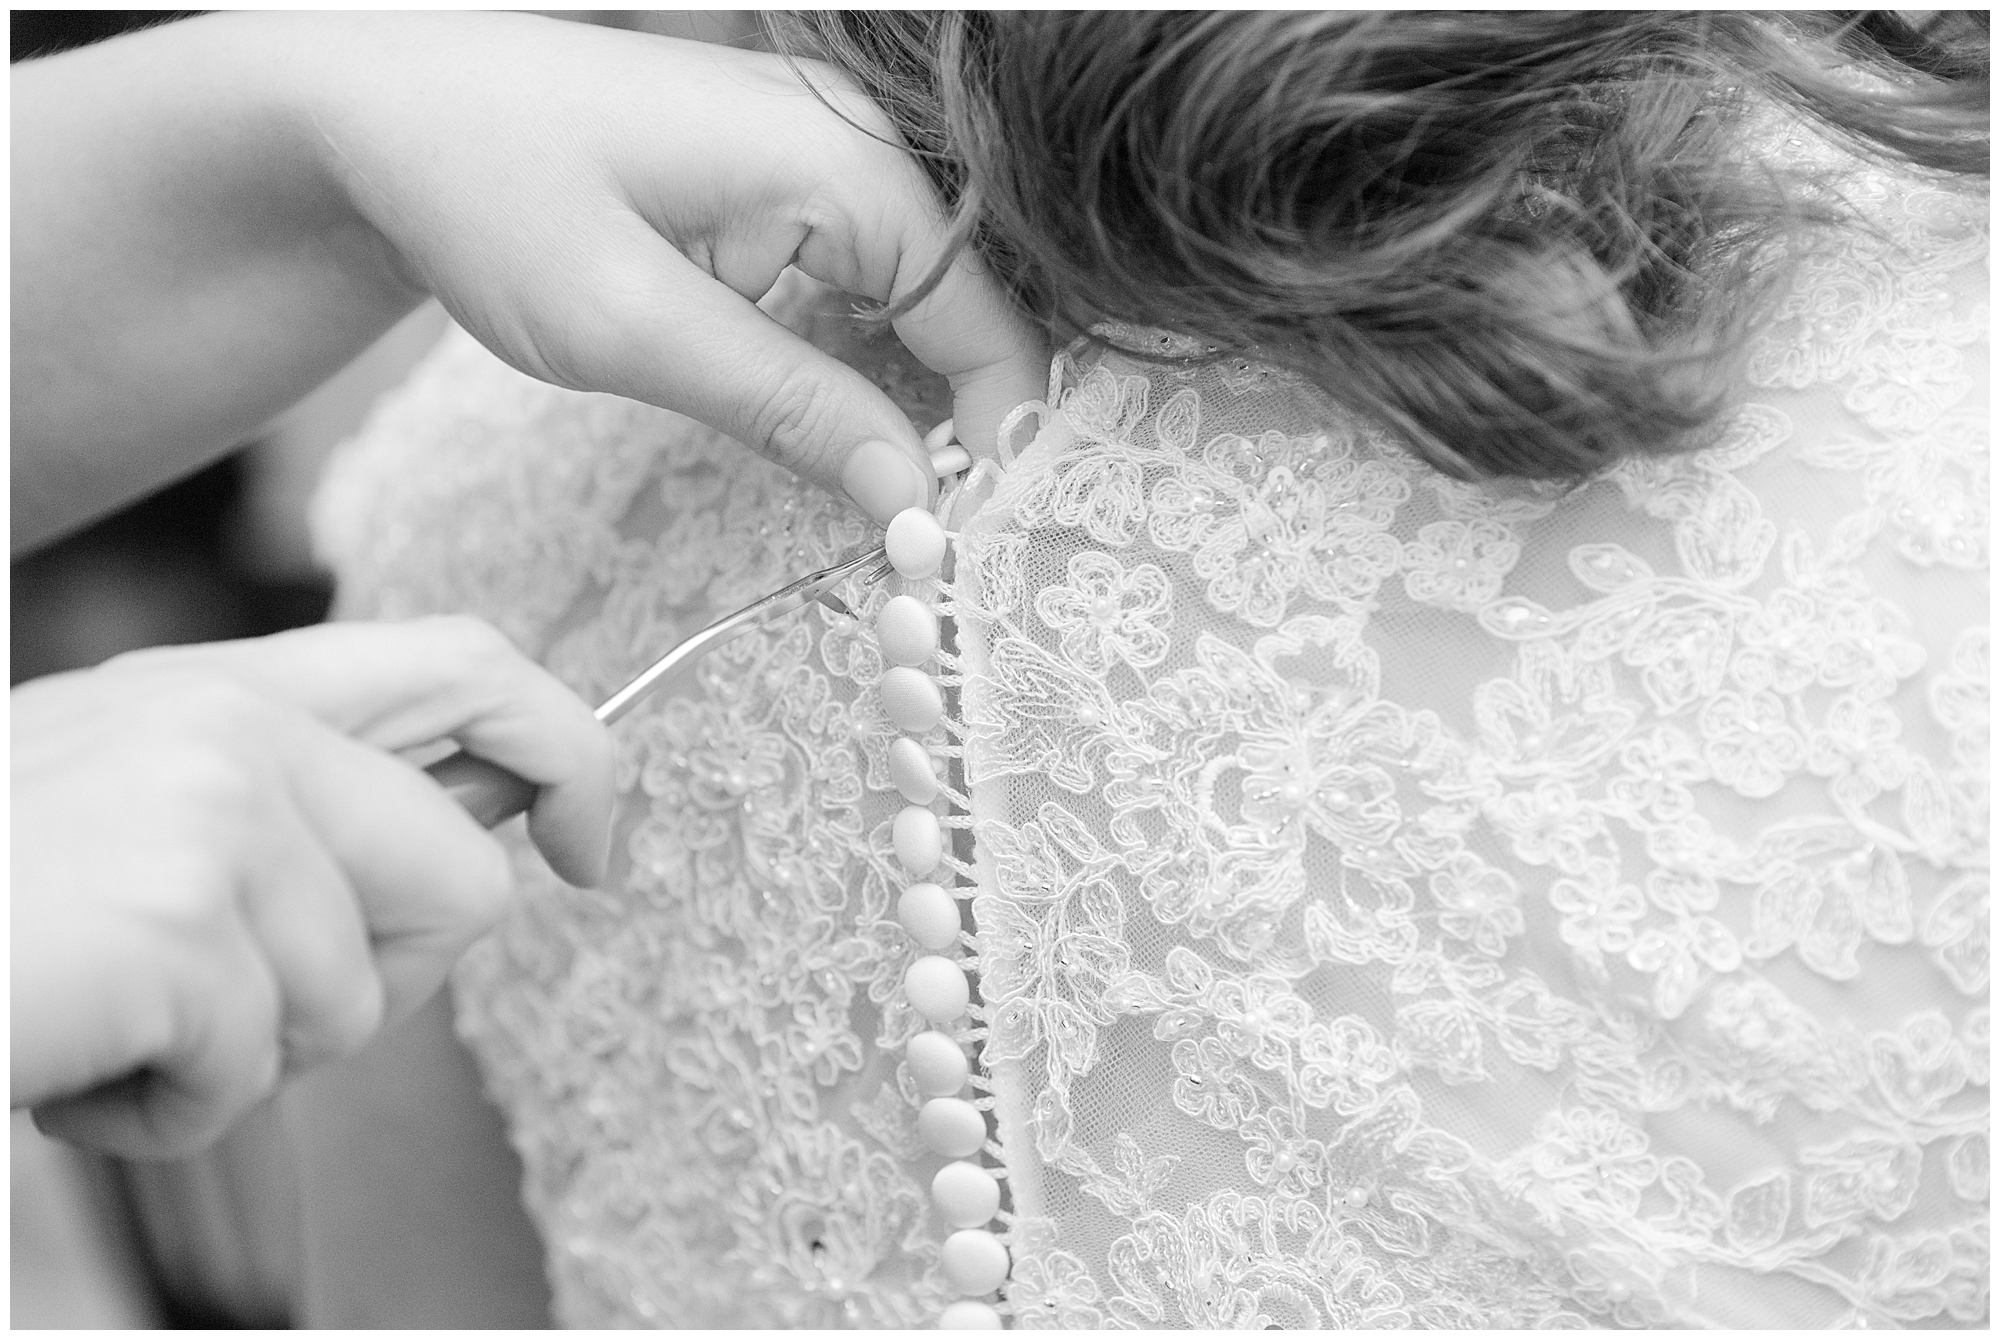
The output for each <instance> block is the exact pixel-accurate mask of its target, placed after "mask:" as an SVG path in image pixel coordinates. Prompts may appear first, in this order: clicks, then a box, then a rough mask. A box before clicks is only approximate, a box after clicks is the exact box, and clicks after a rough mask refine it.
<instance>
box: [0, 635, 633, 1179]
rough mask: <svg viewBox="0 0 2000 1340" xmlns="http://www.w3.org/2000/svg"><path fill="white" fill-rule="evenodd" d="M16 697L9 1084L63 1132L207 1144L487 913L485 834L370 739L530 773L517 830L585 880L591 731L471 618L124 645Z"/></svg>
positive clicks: (426, 975) (599, 840)
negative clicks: (526, 804)
mask: <svg viewBox="0 0 2000 1340" xmlns="http://www.w3.org/2000/svg"><path fill="white" fill-rule="evenodd" d="M12 717H13V750H12V760H13V773H12V780H13V813H12V819H13V865H12V872H11V873H12V879H13V890H12V899H11V905H12V944H13V955H12V1010H13V1023H12V1043H13V1058H12V1099H13V1104H14V1105H15V1106H17V1107H20V1106H33V1107H35V1108H36V1115H37V1119H38V1121H39V1123H40V1124H41V1126H42V1127H43V1129H45V1130H47V1131H49V1132H50V1133H51V1134H54V1135H59V1136H61V1137H63V1138H65V1139H68V1140H72V1141H74V1142H76V1143H79V1144H84V1145H89V1146H93V1147H95V1148H99V1149H104V1150H108V1151H111V1152H116V1153H120V1154H125V1155H130V1156H139V1157H147V1156H170V1155H177V1154H182V1153H186V1152H189V1151H191V1150H193V1149H196V1148H199V1147H201V1146H203V1145H205V1144H207V1143H208V1142H210V1141H211V1140H213V1139H214V1138H215V1137H217V1136H219V1135H220V1134H221V1133H222V1131H223V1130H225V1129H226V1128H227V1127H228V1125H229V1124H230V1123H231V1122H232V1121H233V1120H234V1119H235V1118H236V1117H237V1116H238V1115H240V1114H241V1113H242V1112H243V1111H244V1110H245V1109H246V1108H248V1107H249V1106H250V1105H251V1104H252V1103H254V1102H256V1101H258V1100H259V1099H261V1098H263V1097H264V1096H265V1095H266V1094H268V1093H269V1092H270V1090H271V1089H272V1087H273V1086H274V1085H275V1084H276V1082H277V1081H278V1078H279V1076H280V1075H281V1074H283V1073H286V1072H288V1071H294V1070H299V1069H304V1068H306V1067H309V1066H311V1065H314V1064H316V1063H318V1062H321V1061H326V1060H330V1059H333V1058H335V1057H338V1056H344V1055H347V1054H349V1053H351V1052H353V1051H355V1050H357V1049H358V1048H359V1047H360V1046H361V1045H362V1044H363V1043H365V1042H366V1041H367V1040H368V1039H369V1038H370V1037H372V1036H373V1035H374V1034H375V1032H376V1031H377V1030H378V1029H379V1028H380V1027H382V1026H383V1024H384V1023H385V1022H390V1023H393V1022H395V1021H397V1020H399V1019H401V1018H402V1017H404V1016H406V1015H407V1014H409V1013H410V1012H411V1011H412V1010H414V1009H415V1008H416V1007H417V1006H418V1005H419V1004H421V1003H422V1002H423V1001H424V1000H425V999H427V998H428V997H429V996H430V995H431V994H432V993H433V992H435V991H436V990H437V988H438V986H439V984H440V983H441V982H442V981H443V980H444V976H445V974H446V973H447V972H448V971H449V970H450V968H451V965H452V964H453V963H454V962H455V961H456V960H457V958H458V956H459V955H460V954H461V953H462V952H463V951H464V950H465V948H466V947H467V946H468V945H469V944H471V943H472V942H473V941H474V940H475V939H477V938H478V937H479V936H481V935H483V934H484V933H485V932H486V931H487V930H488V929H489V928H490V927H491V926H492V925H493V924H494V922H495V921H497V920H498V919H499V917H500V916H501V915H502V913H503V912H504V911H505V910H506V908H507V905H508V900H509V897H510V890H511V887H512V882H513V881H512V875H511V871H510V867H509V862H508V859H507V857H506V855H505V853H504V851H503V850H502V848H501V847H500V845H499V844H498V843H497V842H495V840H494V839H493V838H492V836H491V835H490V834H488V833H486V832H485V831H483V830H482V829H481V828H480V827H479V826H478V825H477V824H475V823H474V822H473V821H472V820H471V819H469V818H468V817H467V816H466V815H465V813H464V812H463V811H462V810H460V809H459V808H458V806H457V805H456V804H454V803H453V802H452V801H451V800H450V799H448V798H447V797H446V795H445V794H444V792H443V791H442V790H440V789H439V788H438V787H437V786H436V785H435V784H434V783H433V782H432V781H431V780H430V779H429V778H428V777H426V776H425V775H424V774H423V773H422V772H421V771H419V770H418V769H417V768H416V767H415V766H413V765H412V764H411V763H409V762H407V761H405V760H404V759H401V758H398V757H395V756H394V754H393V753H392V752H391V751H395V750H400V749H407V748H412V747H415V746H420V745H424V744H427V743H430V742H433V741H437V740H442V739H446V738H453V739H456V740H458V741H459V742H460V743H461V744H462V745H463V746H464V747H465V748H466V749H468V750H469V751H471V752H473V753H476V754H479V755H481V756H483V757H486V758H490V759H492V760H494V761H495V762H498V763H502V764H504V765H505V766H507V767H509V768H511V769H513V770H514V771H515V772H517V773H519V774H521V775H522V776H524V777H526V778H528V779H530V780H531V781H535V782H538V783H540V784H542V793H541V796H540V798H539V799H538V801H537V803H536V805H535V808H534V809H533V811H531V813H530V815H529V831H530V833H531V834H532V835H533V837H534V839H535V842H536V844H537V845H538V846H539V847H540V848H541V850H542V852H543V853H544V855H546V856H547V857H548V859H549V861H550V863H551V864H552V865H553V866H554V867H555V868H556V870H557V871H558V872H559V873H560V874H562V875H563V877H564V878H566V879H568V880H570V881H571V882H573V883H578V884H588V883H592V882H594V881H595V880H597V879H599V878H601V877H602V875H603V871H604V863H605V859H606V847H607V842H608V833H609V825H610V814H611V801H612V790H613V788H612V777H611V744H610V737H609V735H608V734H607V733H606V732H605V730H604V729H603V727H601V726H600V725H598V724H597V722H596V720H595V718H593V717H592V715H591V713H590V710H589V708H587V707H586V706H584V704H583V703H582V702H581V701H579V700H578V699H577V698H576V697H575V696H574V695H573V694H571V693H570V692H569V691H568V690H567V689H566V688H564V687H563V685H562V684H561V683H560V682H559V681H557V680H556V679H554V678H553V677H552V676H550V675H549V674H548V672H547V671H545V670H542V669H541V668H540V667H538V666H536V665H535V664H534V663H533V662H531V661H529V660H528V659H527V658H526V657H524V656H522V655H521V654H520V653H519V652H517V651H515V650H514V649H513V647H512V646H511V645H509V644H508V642H507V641H506V639H505V638H503V637H502V636H501V635H500V634H499V633H497V632H495V631H494V630H493V629H492V628H491V627H489V626H487V625H485V624H483V623H480V622H478V621H476V620H472V619H466V618H437V619H424V620H417V621H413V622H410V623H402V624H338V625H328V626H325V627H320V628H312V629H305V630H301V631H298V632H292V633H283V634H279V635H278V636H275V637H269V638H259V639H253V640H249V641H244V642H232V643H218V644H212V645H207V646H197V647H175V648H162V649H157V650H151V651H144V652H135V653H132V654H130V655H126V656H120V657H116V658H113V659H112V660H110V661H108V662H106V663H105V664H104V665H102V666H100V667H98V668H96V669H94V670H84V671H78V672H75V673H71V674H65V675H57V676H52V677H50V678H48V679H42V680H36V681H33V682H31V683H29V684H27V685H24V686H22V687H21V688H18V689H16V690H14V692H13V695H12Z"/></svg>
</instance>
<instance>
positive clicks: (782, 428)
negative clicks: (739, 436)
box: [749, 363, 847, 470]
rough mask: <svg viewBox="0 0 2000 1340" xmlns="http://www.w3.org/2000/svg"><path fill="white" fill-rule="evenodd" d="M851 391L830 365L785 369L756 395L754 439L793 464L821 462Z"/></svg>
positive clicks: (752, 423) (763, 448) (783, 461)
mask: <svg viewBox="0 0 2000 1340" xmlns="http://www.w3.org/2000/svg"><path fill="white" fill-rule="evenodd" d="M846 402H847V391H846V388H845V387H844V386H842V385H841V384H840V383H839V382H838V381H837V380H836V379H835V378H834V377H833V376H832V375H830V374H829V373H828V372H827V371H826V369H824V368H821V367H819V366H817V365H815V364H812V363H801V364H797V365H795V366H792V367H788V368H784V369H781V370H780V371H779V372H778V373H777V375H776V377H775V378H774V379H773V380H772V381H771V382H770V383H769V385H767V386H766V387H765V388H764V389H763V391H762V393H761V394H760V395H759V396H758V397H757V399H756V401H755V408H754V409H753V410H752V412H751V414H750V418H749V429H750V433H751V439H752V440H751V445H753V446H755V447H757V448H758V450H760V451H762V452H764V453H765V454H766V455H768V456H770V457H772V458H773V459H774V460H776V461H778V462H779V463H780V464H782V465H786V466H788V467H790V468H792V469H794V470H800V469H810V468H812V467H813V466H815V465H817V464H819V462H820V458H821V457H822V456H823V455H824V454H825V452H826V450H827V448H828V444H829V442H830V440H831V438H832V436H833V432H834V429H835V428H836V426H837V425H838V424H839V422H840V419H841V411H842V410H843V408H844V407H845V405H846Z"/></svg>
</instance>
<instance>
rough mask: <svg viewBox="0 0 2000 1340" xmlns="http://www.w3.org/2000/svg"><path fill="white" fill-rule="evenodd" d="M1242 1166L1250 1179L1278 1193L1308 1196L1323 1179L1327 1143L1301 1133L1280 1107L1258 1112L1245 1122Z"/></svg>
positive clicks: (1241, 1129)
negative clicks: (1307, 1137) (1309, 1138)
mask: <svg viewBox="0 0 2000 1340" xmlns="http://www.w3.org/2000/svg"><path fill="white" fill-rule="evenodd" d="M1237 1134H1238V1135H1239V1136H1241V1137H1242V1139H1243V1142H1244V1148H1243V1166H1244V1168H1245V1169H1246V1170H1247V1171H1248V1172H1249V1174H1250V1178H1251V1180H1252V1181H1254V1182H1256V1183H1257V1185H1259V1186H1261V1187H1264V1188H1266V1189H1268V1190H1271V1191H1274V1192H1276V1193H1277V1194H1279V1195H1282V1196H1288V1197H1301V1196H1308V1195H1311V1194H1312V1192H1313V1191H1314V1190H1316V1189H1317V1188H1318V1187H1320V1186H1322V1185H1324V1184H1325V1182H1326V1145H1325V1144H1324V1143H1322V1142H1321V1141H1318V1140H1308V1139H1306V1138H1304V1137H1303V1136H1301V1135H1300V1134H1299V1131H1298V1127H1297V1124H1296V1123H1295V1122H1293V1120H1292V1118H1291V1117H1290V1115H1289V1114H1287V1113H1286V1112H1285V1111H1284V1110H1283V1109H1282V1108H1273V1109H1270V1110H1268V1111H1265V1112H1260V1113H1258V1114H1257V1115H1256V1116H1254V1117H1252V1118H1251V1119H1250V1120H1249V1121H1247V1122H1245V1123H1244V1124H1243V1125H1242V1126H1241V1127H1240V1128H1239V1129H1238V1130H1237Z"/></svg>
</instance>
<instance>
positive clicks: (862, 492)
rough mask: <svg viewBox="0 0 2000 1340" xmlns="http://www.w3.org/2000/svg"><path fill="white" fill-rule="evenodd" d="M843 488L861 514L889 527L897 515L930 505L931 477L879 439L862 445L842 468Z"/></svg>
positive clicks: (841, 482) (841, 481)
mask: <svg viewBox="0 0 2000 1340" xmlns="http://www.w3.org/2000/svg"><path fill="white" fill-rule="evenodd" d="M840 486H841V487H842V488H844V489H846V490H847V496H848V497H850V498H852V499H854V501H855V503H856V504H857V505H858V506H859V507H860V508H861V510H862V511H864V512H866V513H868V515H869V516H872V517H874V518H875V520H876V523H877V524H879V525H883V526H886V525H888V524H889V522H890V521H891V520H892V519H893V518H894V517H895V515H896V513H898V512H901V511H903V510H905V509H906V508H911V507H924V506H928V505H929V503H930V500H931V481H930V476H929V475H928V474H926V473H925V471H924V469H923V467H922V466H920V465H918V464H917V463H916V462H915V461H913V460H911V459H910V458H909V457H908V456H905V455H904V454H903V453H902V452H901V451H898V450H897V449H896V447H895V445H894V444H892V443H889V442H884V441H881V440H880V439H877V440H876V441H873V442H863V443H862V444H861V445H860V446H858V447H856V448H855V449H854V453H853V454H852V455H850V456H849V457H848V458H847V464H846V465H843V466H842V467H841V468H840Z"/></svg>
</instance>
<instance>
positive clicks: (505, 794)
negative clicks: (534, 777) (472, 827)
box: [424, 750, 541, 828]
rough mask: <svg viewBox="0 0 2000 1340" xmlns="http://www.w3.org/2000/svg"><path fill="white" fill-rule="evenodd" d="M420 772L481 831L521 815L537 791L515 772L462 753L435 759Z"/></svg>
mask: <svg viewBox="0 0 2000 1340" xmlns="http://www.w3.org/2000/svg"><path fill="white" fill-rule="evenodd" d="M424 771H425V772H427V773H429V774H430V776H431V780H432V781H434V782H436V783H437V784H438V785H439V786H441V787H443V788H444V790H445V794H446V795H448V796H450V797H451V798H452V799H453V800H455V801H457V802H458V803H459V804H460V805H461V806H463V807H464V809H465V812H466V813H467V814H470V815H471V816H472V817H473V818H474V819H476V820H478V821H479V824H480V826H481V827H483V828H493V827H496V826H497V825H500V824H503V823H506V822H507V821H508V820H509V819H511V818H513V817H514V816H515V815H517V814H522V813H525V812H526V811H527V809H528V807H529V806H530V805H533V804H534V803H535V795H536V793H537V792H538V791H540V790H541V788H540V787H538V786H536V785H535V784H534V783H533V782H531V781H529V780H528V779H527V778H525V777H522V776H520V775H519V774H518V773H513V772H509V771H508V770H507V769H505V768H503V767H501V766H500V765H499V764H498V763H489V762H487V761H486V760H485V759H483V758H479V757H477V756H475V755H472V754H468V753H466V752H465V751H463V750H460V751H459V752H458V753H456V754H452V755H449V756H447V757H445V758H441V759H439V760H438V761H437V762H435V763H433V764H431V765H430V766H429V767H428V768H425V769H424Z"/></svg>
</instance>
